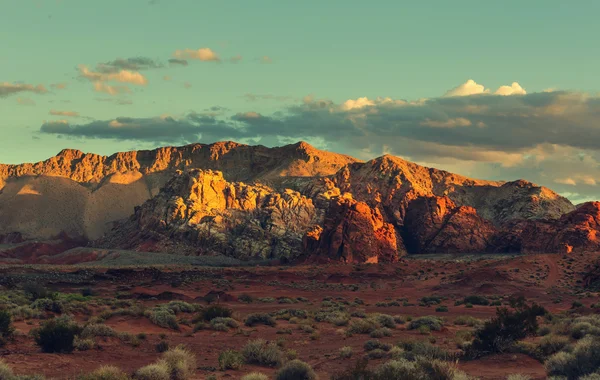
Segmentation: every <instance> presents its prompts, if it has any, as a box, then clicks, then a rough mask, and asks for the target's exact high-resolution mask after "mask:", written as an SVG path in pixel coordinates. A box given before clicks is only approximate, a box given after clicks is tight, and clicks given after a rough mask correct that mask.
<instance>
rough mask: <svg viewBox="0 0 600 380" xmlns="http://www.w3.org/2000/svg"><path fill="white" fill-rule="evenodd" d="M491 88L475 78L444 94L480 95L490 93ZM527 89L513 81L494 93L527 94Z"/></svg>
mask: <svg viewBox="0 0 600 380" xmlns="http://www.w3.org/2000/svg"><path fill="white" fill-rule="evenodd" d="M490 93H491V92H490V90H489V89H487V88H485V86H484V85H482V84H479V83H477V82H475V81H474V80H473V79H469V80H468V81H466V82H465V83H463V84H460V85H458V86H456V87H454V88H453V89H451V90H449V91H447V92H446V93H445V94H444V96H446V97H451V96H469V95H480V94H490ZM525 94H527V91H525V89H524V88H523V87H521V85H520V84H519V83H517V82H513V83H512V84H511V85H510V86H500V87H499V88H498V89H497V90H496V92H494V95H504V96H506V95H525Z"/></svg>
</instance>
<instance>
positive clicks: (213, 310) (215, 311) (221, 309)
mask: <svg viewBox="0 0 600 380" xmlns="http://www.w3.org/2000/svg"><path fill="white" fill-rule="evenodd" d="M232 314H233V310H231V309H230V308H228V307H226V306H221V305H211V306H209V307H207V308H205V309H203V310H202V311H201V312H200V316H199V317H200V319H202V320H204V321H207V322H210V321H212V320H213V319H215V318H230V317H231V315H232Z"/></svg>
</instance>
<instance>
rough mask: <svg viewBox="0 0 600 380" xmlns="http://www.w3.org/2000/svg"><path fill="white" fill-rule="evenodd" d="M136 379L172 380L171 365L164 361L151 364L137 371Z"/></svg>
mask: <svg viewBox="0 0 600 380" xmlns="http://www.w3.org/2000/svg"><path fill="white" fill-rule="evenodd" d="M135 378H136V380H170V379H171V375H170V373H169V367H168V366H167V365H166V363H164V362H158V363H153V364H149V365H147V366H144V367H142V368H140V369H138V370H137V371H136V372H135Z"/></svg>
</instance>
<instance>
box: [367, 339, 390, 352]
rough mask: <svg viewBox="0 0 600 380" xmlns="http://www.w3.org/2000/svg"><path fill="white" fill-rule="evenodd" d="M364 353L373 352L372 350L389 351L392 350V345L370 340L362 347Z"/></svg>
mask: <svg viewBox="0 0 600 380" xmlns="http://www.w3.org/2000/svg"><path fill="white" fill-rule="evenodd" d="M363 347H364V349H365V351H373V350H377V349H379V350H383V351H389V350H391V349H392V345H391V344H389V343H383V342H381V341H379V340H377V339H371V340H368V341H366V342H365V344H364V345H363Z"/></svg>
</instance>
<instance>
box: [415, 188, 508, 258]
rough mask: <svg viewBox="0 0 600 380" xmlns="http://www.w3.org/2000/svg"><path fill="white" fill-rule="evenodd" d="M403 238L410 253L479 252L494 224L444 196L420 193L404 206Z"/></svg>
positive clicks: (471, 209)
mask: <svg viewBox="0 0 600 380" xmlns="http://www.w3.org/2000/svg"><path fill="white" fill-rule="evenodd" d="M404 230H405V235H404V238H405V240H404V242H405V244H406V246H407V249H408V251H409V252H410V253H482V252H485V251H486V250H487V247H488V244H489V242H490V241H491V240H492V239H493V237H494V235H495V234H496V232H497V231H496V229H495V227H494V225H493V224H492V223H491V222H489V221H487V220H485V219H483V218H482V217H480V216H479V215H477V211H476V210H475V209H474V208H472V207H468V206H461V207H457V206H456V204H454V202H452V200H451V199H450V198H448V197H421V198H418V199H416V200H414V201H413V202H411V203H410V204H409V206H408V210H407V213H406V217H405V218H404Z"/></svg>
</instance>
